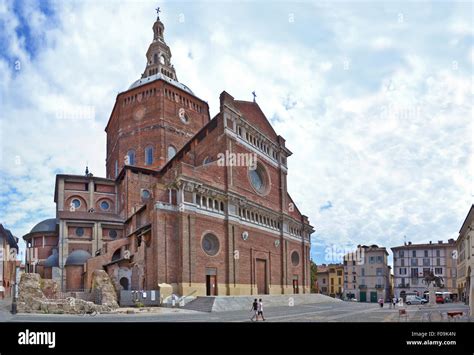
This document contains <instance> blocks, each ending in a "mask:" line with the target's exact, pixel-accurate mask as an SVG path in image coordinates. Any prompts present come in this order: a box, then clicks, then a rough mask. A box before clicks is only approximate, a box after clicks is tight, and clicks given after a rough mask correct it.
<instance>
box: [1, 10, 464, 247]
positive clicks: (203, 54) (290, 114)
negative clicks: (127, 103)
mask: <svg viewBox="0 0 474 355" xmlns="http://www.w3.org/2000/svg"><path fill="white" fill-rule="evenodd" d="M173 6H176V8H175V7H173ZM187 6H189V7H191V6H192V4H187V3H179V4H178V5H174V4H173V5H172V4H169V10H168V12H165V13H164V14H163V15H162V19H163V21H164V23H165V26H166V32H165V37H166V40H167V42H168V44H169V45H170V47H171V50H172V52H173V58H172V61H173V63H174V65H175V68H176V70H177V74H178V78H179V79H180V80H181V81H182V82H183V83H185V84H186V85H188V86H190V87H191V89H192V90H193V91H194V92H195V93H196V94H197V95H198V96H199V97H200V98H202V99H204V100H208V101H209V104H210V108H211V114H215V113H216V112H217V110H218V106H219V105H218V96H219V94H220V92H221V91H222V90H226V91H228V92H229V93H230V94H232V95H233V96H234V97H236V98H237V99H248V100H251V92H252V91H253V90H256V92H257V102H258V103H259V104H260V106H261V107H262V109H263V111H264V112H265V113H266V115H267V117H269V118H275V120H274V122H273V124H274V127H275V130H276V131H277V132H278V133H279V134H281V135H282V136H283V137H284V138H285V139H286V140H287V146H288V147H289V149H290V150H291V151H293V153H294V154H293V156H292V157H291V158H290V159H289V162H288V163H289V168H290V172H289V176H288V181H289V191H290V193H291V195H292V197H293V198H294V199H295V201H296V202H297V203H298V205H299V208H300V210H301V211H302V212H303V213H305V214H307V215H308V216H309V217H310V220H311V222H312V223H313V224H314V225H315V227H316V233H315V235H314V236H313V239H314V242H313V246H314V250H313V255H315V254H314V253H315V251H318V253H319V254H320V255H322V254H323V253H324V247H323V246H327V245H330V244H333V243H334V244H338V245H352V246H355V245H357V244H371V243H378V244H381V245H385V246H393V245H396V244H400V243H402V242H403V236H404V235H407V237H408V239H411V240H412V241H425V240H427V239H429V238H432V239H433V240H438V239H444V240H446V239H447V238H448V237H455V236H456V232H457V229H458V228H459V226H460V223H462V219H463V218H464V216H465V214H466V213H467V209H468V206H469V204H470V190H469V189H470V187H471V185H472V177H471V175H470V173H469V172H467V171H468V170H467V167H468V166H472V165H473V159H472V156H471V155H472V151H471V129H470V127H471V125H472V122H471V109H472V107H471V106H472V104H471V99H472V92H471V90H472V83H471V76H472V73H470V72H469V71H468V70H470V69H469V68H470V65H472V47H471V48H470V52H469V55H468V56H466V51H465V49H464V51H463V49H462V48H461V47H459V46H458V45H457V46H454V47H453V48H451V52H449V53H446V52H445V51H444V50H443V48H440V47H439V46H438V44H437V43H433V45H432V46H428V45H427V43H424V42H423V41H424V38H425V37H424V36H423V34H430V35H432V34H433V33H435V34H436V33H437V32H439V33H440V35H442V32H443V28H442V26H438V23H437V22H435V21H434V22H433V23H427V22H424V23H423V24H421V25H420V27H416V26H417V24H416V21H415V20H416V15H417V11H416V10H417V9H418V11H420V14H421V13H422V12H423V6H421V5H420V7H419V8H417V7H416V6H415V8H414V9H413V11H412V12H411V13H410V16H408V15H407V16H406V19H405V22H404V23H402V24H400V23H398V22H397V20H398V10H393V9H389V10H387V11H382V10H380V9H375V10H373V9H367V8H364V9H361V10H360V11H355V13H351V9H352V10H353V8H350V6H347V9H346V7H345V6H342V7H341V6H336V7H334V6H330V5H326V6H325V7H324V6H322V5H321V4H319V5H318V6H317V7H318V9H319V11H317V14H318V21H317V23H318V24H319V25H320V26H322V29H324V30H325V31H327V32H328V33H329V34H330V36H327V38H326V37H325V39H324V40H322V41H318V42H317V43H316V42H315V41H314V40H313V39H312V38H311V37H308V36H306V35H305V32H302V33H297V32H288V31H287V30H285V28H286V27H284V26H283V25H282V24H280V26H278V21H279V20H278V19H277V20H275V21H276V22H275V23H272V26H270V25H269V26H268V28H269V29H268V30H266V29H264V30H260V29H258V31H260V32H258V31H257V30H254V32H252V31H251V30H247V29H249V28H251V27H252V26H251V25H252V24H255V23H257V19H255V18H252V17H248V15H247V16H245V18H239V17H238V16H237V15H236V14H229V13H228V12H226V11H225V10H226V9H225V6H224V8H219V7H216V9H214V11H213V13H212V14H210V13H201V12H199V11H202V9H194V8H193V9H191V8H190V9H188V8H187ZM249 6H250V5H249ZM307 6H308V7H311V6H313V5H312V4H308V5H307ZM55 7H56V10H57V11H58V15H57V16H58V19H59V20H60V23H59V25H57V26H53V25H50V26H49V25H46V22H47V20H45V18H44V16H43V15H41V14H40V13H39V10H38V9H37V8H28V9H27V10H25V11H27V12H28V14H29V16H31V18H32V19H33V21H32V26H33V27H34V28H35V30H36V31H38V33H39V34H40V35H41V36H42V38H43V39H44V44H43V46H42V47H41V49H40V50H39V51H38V54H37V56H36V57H34V58H31V56H30V55H28V53H26V52H25V50H24V39H23V40H22V39H21V38H18V37H17V36H16V34H15V27H16V26H18V23H19V21H18V19H17V18H16V16H15V15H14V14H13V13H11V11H6V10H5V5H4V4H3V5H2V3H0V14H2V15H5V17H6V18H5V20H6V21H5V24H6V27H5V31H6V33H7V35H8V37H9V38H11V41H9V44H8V47H7V49H6V51H7V52H8V53H10V54H11V57H12V58H19V59H20V61H21V64H22V65H21V70H20V71H19V72H14V71H12V70H11V63H8V62H7V61H6V60H4V59H1V57H0V88H1V92H2V96H3V103H2V104H3V108H2V120H1V121H0V123H1V124H2V125H1V126H0V128H1V130H0V133H1V142H2V143H1V149H0V152H1V153H2V154H1V155H0V156H3V159H1V163H0V164H1V171H2V173H1V175H0V178H2V181H1V182H2V183H1V184H0V192H1V195H0V196H1V199H0V208H1V214H0V220H1V221H3V222H5V223H6V224H7V227H8V226H14V229H13V231H14V233H15V234H16V235H19V236H21V235H22V234H24V233H26V232H27V231H28V229H29V228H31V227H32V226H33V225H34V224H35V223H36V222H38V221H39V220H41V218H47V217H50V216H54V214H55V211H54V204H53V189H54V175H55V174H56V173H57V172H62V173H76V174H82V173H83V171H84V168H85V164H86V162H87V163H88V164H89V167H90V169H91V171H92V172H93V173H94V174H95V175H99V176H103V175H104V172H105V169H104V165H105V161H104V159H105V134H104V132H103V128H104V127H105V124H106V122H107V120H108V117H109V114H110V111H111V110H112V107H113V104H114V100H115V96H116V94H117V93H118V92H119V91H123V90H126V88H127V87H128V86H129V85H130V84H131V83H132V82H133V81H134V80H136V79H137V78H139V77H140V74H141V73H142V71H143V69H144V66H145V52H146V49H147V48H148V45H149V43H150V41H151V39H152V32H151V25H152V22H153V20H154V15H153V14H152V12H151V11H152V10H151V8H150V6H149V4H146V3H136V2H124V3H121V4H120V6H116V2H105V3H101V5H100V6H96V5H94V4H93V3H91V2H87V3H70V2H65V3H58V4H57V5H56V6H55ZM167 7H168V6H167ZM302 9H303V10H302V11H305V13H304V14H303V13H298V12H297V11H296V10H297V9H296V10H295V17H296V18H297V19H298V20H297V23H296V24H298V25H300V24H301V21H303V18H304V16H303V15H307V14H308V13H311V12H310V10H308V9H307V8H306V7H304V6H303V7H302ZM191 10H192V11H193V17H192V18H190V17H189V16H188V15H187V17H186V21H185V22H184V23H180V22H179V20H178V16H177V15H176V16H174V13H176V14H179V13H181V12H183V13H185V14H188V13H189V12H191ZM219 11H220V12H219ZM242 11H243V10H242ZM311 11H312V10H311ZM251 13H252V12H251V10H250V9H249V12H248V14H251ZM200 14H201V16H199V15H200ZM379 15H380V16H379ZM420 16H421V15H420ZM455 16H456V17H455V18H453V19H451V20H450V22H448V23H453V24H454V25H453V27H452V28H451V29H452V30H453V31H455V32H456V33H458V34H466V29H465V27H463V26H464V25H459V24H457V23H461V24H462V23H463V21H464V19H463V18H462V15H461V14H456V15H455ZM215 18H220V19H221V21H220V23H218V24H216V20H215ZM368 18H370V19H371V21H368ZM97 19H100V21H98V20H97ZM258 21H262V20H261V19H259V20H258ZM281 21H286V22H287V19H286V18H284V19H282V20H281ZM286 22H285V25H287V23H286ZM428 22H429V21H428ZM313 23H314V21H313V22H311V26H313ZM295 28H296V26H295ZM197 29H198V30H197ZM236 29H238V30H236ZM275 29H276V30H275ZM410 29H411V30H414V29H416V30H417V31H419V32H417V35H416V36H415V35H413V33H411V32H410ZM278 31H280V32H278ZM291 31H293V27H292V30H291ZM374 34H376V36H374ZM283 36H286V37H285V40H284V41H283V40H282V38H283ZM368 39H369V40H368ZM282 48H284V50H282ZM380 49H390V51H391V52H390V56H387V57H384V56H381V53H382V54H383V53H384V51H380ZM392 51H396V52H392ZM376 55H377V56H376ZM394 55H396V61H395V59H394ZM345 57H348V58H350V59H351V68H350V70H348V71H344V70H343V64H342V60H341V58H345ZM373 57H375V58H377V59H376V60H377V61H376V62H371V60H375V59H373ZM453 58H460V59H459V61H460V62H459V68H458V70H453V69H452V66H451V65H452V60H453ZM462 58H465V59H464V61H463V59H462ZM394 61H395V62H394ZM466 62H467V64H469V65H466ZM368 83H372V84H370V85H369V84H368ZM361 88H365V91H360V89H361ZM90 107H92V108H93V109H94V112H95V117H93V119H76V120H74V119H72V120H71V119H69V120H64V119H59V118H60V117H58V115H59V116H60V114H61V112H64V111H66V112H70V110H74V109H79V110H81V109H84V108H90ZM16 157H20V160H21V162H20V164H17V162H16ZM468 190H469V191H468ZM327 201H331V204H332V207H331V208H329V209H324V210H320V206H321V205H323V204H326V203H327ZM5 206H8V208H6V207H5Z"/></svg>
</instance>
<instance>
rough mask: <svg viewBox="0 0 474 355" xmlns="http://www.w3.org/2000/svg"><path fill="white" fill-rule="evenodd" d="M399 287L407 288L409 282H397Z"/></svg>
mask: <svg viewBox="0 0 474 355" xmlns="http://www.w3.org/2000/svg"><path fill="white" fill-rule="evenodd" d="M398 287H399V288H409V287H410V284H409V283H404V284H398Z"/></svg>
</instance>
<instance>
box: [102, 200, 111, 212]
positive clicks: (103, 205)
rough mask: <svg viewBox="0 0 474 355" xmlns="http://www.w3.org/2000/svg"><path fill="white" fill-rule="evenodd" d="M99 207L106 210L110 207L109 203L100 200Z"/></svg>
mask: <svg viewBox="0 0 474 355" xmlns="http://www.w3.org/2000/svg"><path fill="white" fill-rule="evenodd" d="M100 208H101V209H102V210H104V211H107V210H108V209H109V208H110V203H108V202H107V201H102V202H101V203H100Z"/></svg>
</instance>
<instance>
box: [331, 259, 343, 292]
mask: <svg viewBox="0 0 474 355" xmlns="http://www.w3.org/2000/svg"><path fill="white" fill-rule="evenodd" d="M328 278H329V296H331V297H337V298H341V297H342V293H343V292H344V265H343V264H329V265H328Z"/></svg>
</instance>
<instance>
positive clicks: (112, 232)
mask: <svg viewBox="0 0 474 355" xmlns="http://www.w3.org/2000/svg"><path fill="white" fill-rule="evenodd" d="M109 237H110V238H112V239H115V238H117V231H116V230H115V229H111V230H109Z"/></svg>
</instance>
